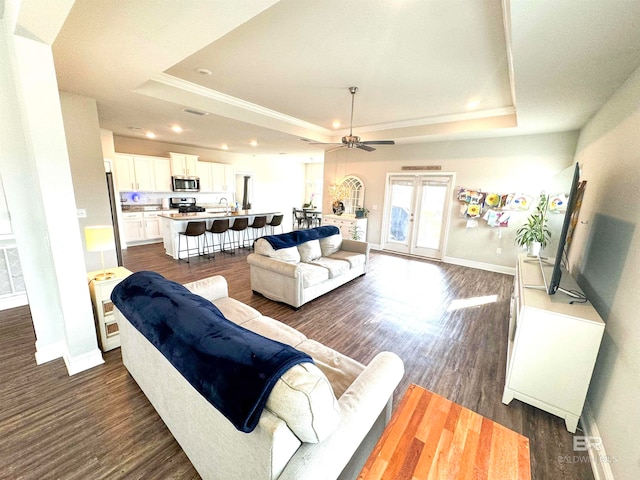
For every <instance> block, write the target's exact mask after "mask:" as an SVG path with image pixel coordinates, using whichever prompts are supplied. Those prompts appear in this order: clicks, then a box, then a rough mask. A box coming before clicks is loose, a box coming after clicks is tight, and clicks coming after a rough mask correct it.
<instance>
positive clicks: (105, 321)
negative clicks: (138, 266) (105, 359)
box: [87, 267, 133, 352]
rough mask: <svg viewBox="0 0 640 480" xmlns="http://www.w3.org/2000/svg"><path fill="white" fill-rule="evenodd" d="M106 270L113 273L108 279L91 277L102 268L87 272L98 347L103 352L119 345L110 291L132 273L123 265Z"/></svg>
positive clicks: (100, 271)
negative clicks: (97, 335)
mask: <svg viewBox="0 0 640 480" xmlns="http://www.w3.org/2000/svg"><path fill="white" fill-rule="evenodd" d="M107 271H109V272H113V273H115V276H114V277H112V278H109V279H108V280H94V279H93V278H94V277H95V276H96V275H98V274H100V273H102V270H97V271H95V272H89V273H87V279H88V280H89V291H90V292H91V303H93V316H94V318H95V321H96V328H97V330H98V334H99V341H100V348H101V349H102V351H103V352H106V351H107V350H112V349H114V348H116V347H119V346H120V332H119V330H118V323H117V322H116V319H115V318H114V315H113V303H112V302H111V292H112V291H113V288H114V287H115V286H116V285H117V284H119V283H120V282H121V281H122V280H124V279H125V278H127V277H128V276H129V275H131V273H133V272H130V271H129V270H127V269H126V268H124V267H116V268H108V269H107Z"/></svg>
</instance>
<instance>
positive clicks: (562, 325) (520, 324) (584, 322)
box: [502, 255, 605, 433]
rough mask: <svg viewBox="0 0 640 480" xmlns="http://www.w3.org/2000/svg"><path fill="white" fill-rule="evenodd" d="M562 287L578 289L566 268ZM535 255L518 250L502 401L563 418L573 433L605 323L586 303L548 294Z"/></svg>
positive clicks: (557, 294) (561, 295)
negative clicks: (522, 403) (534, 408)
mask: <svg viewBox="0 0 640 480" xmlns="http://www.w3.org/2000/svg"><path fill="white" fill-rule="evenodd" d="M562 284H563V287H564V288H566V289H568V290H576V291H580V289H579V287H578V286H577V284H576V283H575V281H574V280H573V278H572V277H571V275H569V273H568V272H566V271H563V273H562ZM543 285H544V279H543V277H542V271H541V269H540V265H539V263H538V259H537V258H532V257H527V256H526V255H520V256H519V257H518V264H517V265H516V275H515V279H514V288H513V295H512V298H511V308H510V317H509V331H508V345H507V374H506V381H505V386H504V392H503V396H502V402H503V403H505V404H509V403H510V402H511V400H513V399H514V398H516V399H518V400H521V401H523V402H525V403H528V404H529V405H533V406H534V407H537V408H540V409H542V410H545V411H547V412H549V413H552V414H554V415H557V416H559V417H561V418H563V419H564V421H565V424H566V427H567V430H569V431H570V432H572V433H575V431H576V427H577V425H578V420H579V419H580V415H582V408H583V406H584V401H585V398H586V396H587V390H588V388H589V383H590V381H591V374H592V373H593V368H594V366H595V363H596V358H597V356H598V350H599V348H600V342H601V340H602V335H603V334H604V327H605V324H604V322H603V321H602V319H601V318H600V316H599V315H598V313H597V312H596V311H595V309H594V308H593V306H592V305H591V304H589V303H570V302H571V301H574V300H575V298H571V297H569V296H567V295H565V294H564V293H562V292H558V293H556V294H555V295H548V294H547V292H546V290H545V289H544V287H542V288H540V287H541V286H543Z"/></svg>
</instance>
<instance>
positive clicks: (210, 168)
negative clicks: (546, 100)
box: [196, 162, 235, 193]
mask: <svg viewBox="0 0 640 480" xmlns="http://www.w3.org/2000/svg"><path fill="white" fill-rule="evenodd" d="M196 172H197V175H198V177H200V191H201V192H216V193H220V192H230V191H233V190H234V189H235V185H234V182H235V171H234V170H233V167H232V166H231V165H225V164H224V163H213V162H198V167H197V169H196Z"/></svg>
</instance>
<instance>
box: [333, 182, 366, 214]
mask: <svg viewBox="0 0 640 480" xmlns="http://www.w3.org/2000/svg"><path fill="white" fill-rule="evenodd" d="M339 190H340V192H341V193H342V198H341V200H342V203H343V204H344V213H350V214H354V213H355V211H356V208H358V207H360V208H361V207H364V182H363V181H362V180H361V179H360V178H359V177H356V176H355V175H347V176H346V177H344V178H343V179H342V181H341V182H340V189H339Z"/></svg>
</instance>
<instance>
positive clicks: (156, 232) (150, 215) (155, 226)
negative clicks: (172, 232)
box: [142, 212, 162, 240]
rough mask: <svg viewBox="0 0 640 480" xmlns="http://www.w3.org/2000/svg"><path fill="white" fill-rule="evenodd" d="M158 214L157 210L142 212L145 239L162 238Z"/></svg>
mask: <svg viewBox="0 0 640 480" xmlns="http://www.w3.org/2000/svg"><path fill="white" fill-rule="evenodd" d="M158 215H159V214H158V213H156V212H144V213H143V214H142V219H143V221H144V238H145V240H160V239H161V238H162V230H160V217H159V216H158Z"/></svg>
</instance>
